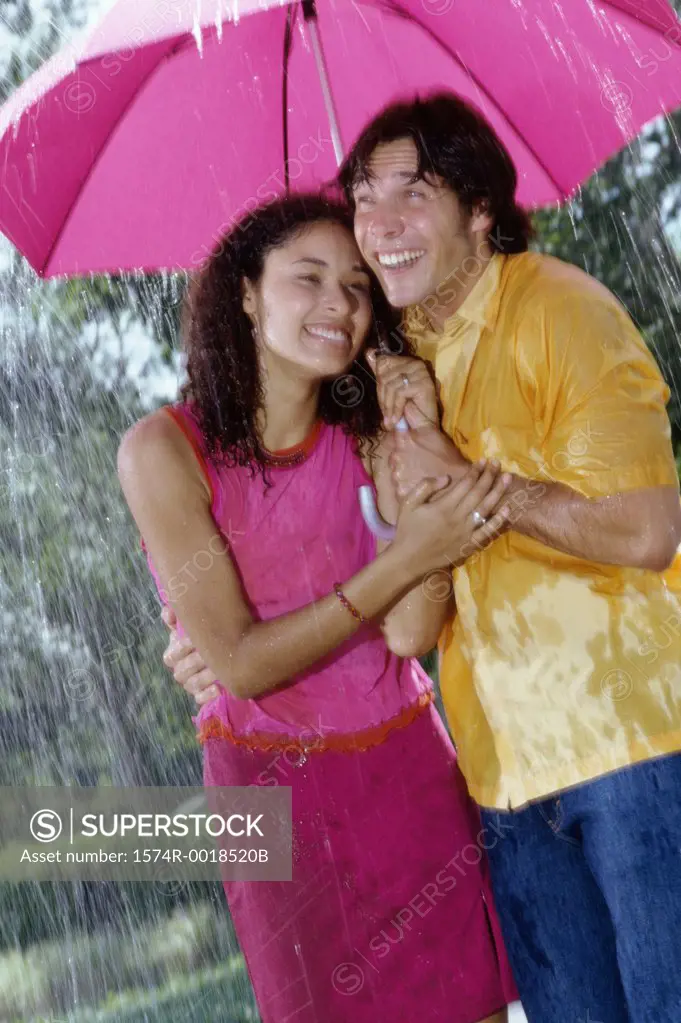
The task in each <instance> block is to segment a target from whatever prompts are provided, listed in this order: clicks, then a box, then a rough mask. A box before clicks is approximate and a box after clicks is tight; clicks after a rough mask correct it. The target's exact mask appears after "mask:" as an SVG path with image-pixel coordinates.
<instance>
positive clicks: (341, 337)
mask: <svg viewBox="0 0 681 1023" xmlns="http://www.w3.org/2000/svg"><path fill="white" fill-rule="evenodd" d="M307 329H308V331H309V332H310V334H314V335H315V337H323V338H326V339H327V341H348V340H349V335H348V333H347V331H345V330H333V328H331V327H308V328H307Z"/></svg>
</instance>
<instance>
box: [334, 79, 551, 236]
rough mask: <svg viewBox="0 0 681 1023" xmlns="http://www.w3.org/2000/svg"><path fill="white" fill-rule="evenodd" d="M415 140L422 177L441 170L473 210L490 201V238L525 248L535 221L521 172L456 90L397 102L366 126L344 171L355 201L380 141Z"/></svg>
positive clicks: (350, 200) (343, 177)
mask: <svg viewBox="0 0 681 1023" xmlns="http://www.w3.org/2000/svg"><path fill="white" fill-rule="evenodd" d="M405 138H410V139H412V140H413V142H414V145H415V146H416V151H417V153H418V175H417V176H418V178H419V179H425V177H426V175H429V176H430V175H437V176H438V177H440V178H442V179H443V180H444V181H445V183H446V184H447V186H448V187H449V188H450V189H451V190H452V192H454V194H455V195H456V197H457V199H458V200H459V202H460V203H461V204H462V206H463V207H464V209H465V210H466V211H467V212H468V213H469V214H470V213H471V212H472V211H473V207H474V206H476V205H477V204H486V205H487V207H488V210H489V212H490V213H491V214H492V217H493V218H494V219H493V224H492V229H491V231H490V232H489V243H490V245H491V246H492V247H493V248H494V249H496V250H497V251H498V252H505V253H515V252H525V251H526V250H527V247H528V242H529V240H530V239H531V238H532V235H533V228H532V222H531V220H530V217H529V215H528V214H527V213H526V211H525V210H524V209H523V208H522V207H521V206H519V205H518V203H517V202H516V198H515V193H516V188H517V184H518V174H517V171H516V169H515V165H514V163H513V160H512V159H511V156H510V154H509V152H508V150H507V149H506V147H505V146H504V144H503V142H502V141H501V139H500V138H499V136H498V135H497V134H496V132H495V131H494V129H493V128H492V127H491V125H490V124H489V123H488V122H487V121H486V119H485V118H484V117H483V116H482V114H480V113H478V111H477V110H475V109H474V107H472V106H471V105H470V104H468V103H465V102H464V101H463V100H462V99H460V98H459V97H458V96H456V95H455V94H454V93H453V92H438V93H434V94H432V95H430V96H427V97H425V98H424V99H416V100H413V101H411V102H405V103H392V104H391V105H390V106H388V107H386V108H385V109H384V110H383V111H382V112H381V113H380V114H378V115H377V116H376V117H375V118H374V119H373V121H370V123H369V124H368V125H367V126H366V128H365V129H364V131H363V132H362V134H361V135H360V136H359V138H358V139H357V141H356V142H355V144H354V146H353V147H352V149H351V150H350V152H349V153H348V155H347V157H346V159H345V162H344V163H343V166H342V167H341V169H340V171H339V173H338V180H339V184H340V186H341V188H342V190H343V192H344V194H345V198H346V199H347V201H348V203H349V204H350V206H351V207H352V206H353V194H352V193H353V189H354V188H356V187H357V185H359V184H363V183H365V182H368V181H370V180H371V172H370V168H369V163H370V161H371V157H372V156H373V153H374V150H375V149H376V147H377V146H380V145H383V144H385V143H387V142H396V141H397V140H398V139H405Z"/></svg>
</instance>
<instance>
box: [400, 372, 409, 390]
mask: <svg viewBox="0 0 681 1023" xmlns="http://www.w3.org/2000/svg"><path fill="white" fill-rule="evenodd" d="M402 387H409V377H408V376H407V375H406V373H403V374H402Z"/></svg>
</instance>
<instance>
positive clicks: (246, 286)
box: [241, 277, 256, 323]
mask: <svg viewBox="0 0 681 1023" xmlns="http://www.w3.org/2000/svg"><path fill="white" fill-rule="evenodd" d="M241 308H242V309H243V311H244V312H245V313H246V316H248V318H249V320H251V322H253V323H255V322H256V302H255V288H254V287H253V284H252V283H251V281H249V279H248V277H243V278H242V280H241Z"/></svg>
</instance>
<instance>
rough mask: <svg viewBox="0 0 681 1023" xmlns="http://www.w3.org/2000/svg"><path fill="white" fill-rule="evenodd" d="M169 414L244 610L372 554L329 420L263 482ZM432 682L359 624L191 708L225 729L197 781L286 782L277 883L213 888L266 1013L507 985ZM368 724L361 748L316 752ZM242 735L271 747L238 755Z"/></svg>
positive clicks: (348, 448) (431, 1000) (298, 1016)
mask: <svg viewBox="0 0 681 1023" xmlns="http://www.w3.org/2000/svg"><path fill="white" fill-rule="evenodd" d="M171 414H173V416H174V418H175V419H176V421H177V422H178V425H180V426H181V428H182V429H184V430H185V434H186V435H187V436H188V437H189V438H190V439H191V441H192V443H193V444H194V446H195V451H196V453H197V455H198V457H199V459H200V460H201V461H202V462H203V464H204V467H205V471H206V472H207V473H208V476H209V480H210V483H211V486H212V491H213V501H212V514H213V517H214V519H215V521H216V524H217V525H218V526H219V528H220V531H221V533H222V535H223V537H225V538H226V539H227V540H228V542H229V543H230V546H231V555H232V557H233V560H234V563H235V565H236V567H237V569H238V572H239V575H240V577H241V580H242V584H243V589H244V594H245V596H246V599H247V600H248V602H249V605H250V606H251V609H252V612H253V614H254V615H255V616H256V618H259V619H267V618H273V617H277V616H279V615H282V614H286V613H287V612H289V611H291V610H293V609H295V608H298V607H301V606H303V605H305V604H308V603H310V602H311V601H314V600H317V599H319V598H321V597H323V596H326V595H327V594H328V593H329V592H330V590H331V588H332V586H333V583H334V582H335V581H336V580H340V581H342V580H344V579H347V578H348V577H349V576H351V575H353V574H354V573H356V572H358V571H359V570H360V569H362V568H363V567H364V566H365V565H366V564H367V563H369V562H370V561H371V560H372V559H373V558H374V557H375V554H376V539H375V537H374V536H373V535H372V534H371V533H370V531H369V530H368V529H367V527H366V525H365V524H364V521H363V519H362V516H361V514H360V510H359V503H358V500H357V488H358V487H359V486H360V485H362V484H364V483H367V482H370V479H369V477H368V476H367V474H366V472H365V470H364V467H363V465H362V461H361V459H360V458H359V456H358V454H357V453H356V450H355V446H354V444H355V442H354V440H353V439H352V438H350V437H348V436H347V435H346V434H345V433H343V431H342V430H341V429H340V428H339V427H331V426H328V425H326V424H322V427H321V430H320V431H319V432H318V434H317V435H316V441H315V443H314V446H313V447H312V448H311V450H310V451H309V452H308V453H307V457H306V459H305V461H303V462H302V463H301V464H298V465H294V466H290V467H287V468H283V467H277V468H273V469H272V470H271V480H272V487H271V488H270V489H269V490H268V489H266V488H265V485H264V481H263V480H262V477H261V476H260V475H255V476H251V474H250V472H249V469H248V468H247V467H234V468H228V467H224V466H220V467H216V466H215V465H213V464H211V463H210V461H209V460H208V458H207V451H206V447H205V444H204V441H203V438H202V435H201V430H200V428H199V423H198V421H197V419H196V418H195V417H194V415H193V413H192V407H191V405H189V404H183V405H176V406H173V407H172V412H171ZM149 565H150V568H151V570H152V572H153V571H154V567H153V563H152V562H151V559H150V558H149ZM154 575H155V578H156V581H157V586H159V588H160V585H159V580H158V578H157V576H156V574H155V573H154ZM193 575H194V577H195V578H197V580H198V579H199V578H200V563H199V562H198V561H197V563H196V565H195V566H194V571H193ZM192 585H195V583H194V584H192ZM161 596H162V597H163V593H162V591H161ZM431 691H432V685H431V681H430V679H429V678H428V676H427V675H426V673H425V672H424V671H423V670H422V668H421V667H420V665H419V663H418V661H417V660H415V659H402V658H398V657H396V656H395V655H394V654H392V653H391V652H390V651H389V650H388V649H387V647H386V645H385V641H384V639H383V636H382V633H381V632H380V629H379V628H378V627H377V626H376V625H373V624H371V623H367V624H365V625H362V626H360V628H359V629H358V630H357V632H356V633H355V634H354V636H353V637H352V638H351V639H350V640H348V641H347V642H346V643H344V644H342V645H341V646H340V647H338V648H337V649H336V650H333V651H331V652H330V653H329V654H328V655H327V656H326V657H325V658H323V659H322V660H321V661H319V662H317V663H316V664H314V665H313V666H312V667H311V668H310V669H309V670H307V671H305V672H303V673H301V674H300V675H299V676H297V677H296V678H295V679H292V680H291V684H290V685H288V686H286V687H285V688H283V689H279V690H277V691H275V692H273V693H271V694H269V695H266V696H264V697H261V698H260V699H258V700H236V699H234V698H233V697H231V696H230V695H229V693H228V692H227V691H226V690H223V692H222V695H221V696H220V697H219V698H218V699H217V700H214V701H213V702H212V703H210V704H207V705H206V706H205V707H203V708H202V710H201V712H200V713H199V715H198V717H197V718H196V719H195V722H196V724H197V725H198V726H201V725H202V724H206V723H207V722H209V721H211V720H214V719H215V718H217V719H218V720H219V721H221V722H224V723H225V724H226V725H227V726H228V728H229V730H230V732H231V733H233V734H234V735H235V736H236V737H237V740H236V741H232V740H231V739H227V738H207V739H206V741H205V742H204V746H203V749H204V780H205V784H206V785H207V786H235V785H236V786H245V785H286V786H290V787H291V789H292V808H293V879H292V881H291V882H286V883H275V882H258V883H251V884H249V883H246V882H239V883H235V882H229V883H226V884H225V886H224V887H225V893H226V895H227V900H228V903H229V907H230V911H231V914H232V917H233V920H234V924H235V929H236V933H237V937H238V939H239V943H240V946H241V949H242V951H243V953H244V956H245V958H246V962H247V964H248V969H249V973H250V976H251V980H252V982H253V986H254V989H255V993H256V998H257V1001H258V1009H259V1012H260V1017H261V1019H262V1021H263V1023H347V1020H352V1021H353V1023H375V1021H376V1020H390V1023H414V1021H415V1020H418V1019H426V1020H429V1021H432V1023H474V1021H476V1020H479V1019H481V1018H482V1017H484V1016H487V1015H489V1014H490V1013H492V1012H494V1011H495V1010H496V1009H499V1008H500V1007H501V1006H502V1005H504V1004H506V1003H507V1002H509V1001H512V1000H513V999H514V998H516V997H517V994H516V990H515V986H514V983H513V980H512V977H511V973H510V967H509V965H508V961H507V958H506V952H505V949H504V946H503V941H502V938H501V934H500V931H499V924H498V921H497V917H496V912H495V909H494V905H493V898H492V893H491V889H490V885H489V880H488V877H487V865H486V859H485V853H484V850H485V848H489V846H490V842H491V841H498V840H499V836H496V838H495V837H494V836H486V835H484V834H483V833H482V832H481V830H480V819H479V815H478V810H477V808H476V807H475V805H474V804H473V802H472V800H471V799H470V797H469V796H468V793H467V791H466V784H465V782H464V780H463V776H462V775H461V772H460V771H459V769H458V765H457V762H456V754H455V751H454V748H453V746H452V743H451V741H450V739H449V737H448V735H447V733H446V731H445V728H444V726H443V724H442V722H441V720H440V718H439V716H438V715H437V713H436V711H435V710H434V708H433V706H432V704H428V705H426V706H425V707H424V706H423V702H424V697H426V698H427V697H429V696H430V694H431ZM405 711H406V715H405ZM405 720H406V721H407V722H408V723H405ZM377 725H383V726H385V729H381V732H382V734H381V737H380V739H378V740H377V741H375V742H374V743H372V744H371V745H370V746H369V747H368V748H354V749H353V748H352V747H350V746H349V747H348V748H346V749H345V750H343V751H342V752H341V751H337V750H334V749H322V748H320V747H319V746H318V744H317V740H318V739H319V738H320V737H322V738H324V737H325V736H326V737H327V741H328V737H329V736H330V735H331V736H342V735H346V736H347V735H353V734H356V733H357V732H362V731H364V730H366V729H367V728H371V727H375V726H377ZM254 733H256V734H259V735H262V734H263V733H266V734H269V735H272V734H275V735H278V736H279V740H278V743H277V745H276V746H273V747H272V748H270V749H268V750H263V749H260V748H249V747H248V745H247V742H248V737H249V736H253V735H254ZM301 739H303V740H305V739H308V740H310V741H309V749H308V751H307V752H303V751H302V750H301V744H300V740H301ZM302 745H305V743H303V744H302Z"/></svg>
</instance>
